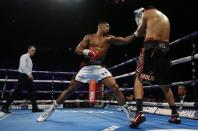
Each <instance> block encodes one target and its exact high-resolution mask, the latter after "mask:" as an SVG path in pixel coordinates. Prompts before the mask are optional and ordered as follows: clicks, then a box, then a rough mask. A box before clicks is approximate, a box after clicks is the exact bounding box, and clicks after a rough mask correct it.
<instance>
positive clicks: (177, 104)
mask: <svg viewBox="0 0 198 131" xmlns="http://www.w3.org/2000/svg"><path fill="white" fill-rule="evenodd" d="M5 102H6V101H3V103H5ZM27 102H28V103H30V100H14V102H13V103H20V104H23V103H27ZM37 102H38V103H51V102H52V100H37ZM75 102H80V103H88V102H89V100H65V101H64V103H75ZM96 103H106V104H118V102H117V101H115V100H96ZM126 103H127V104H130V105H135V104H136V102H135V101H127V102H126ZM175 104H176V106H183V107H194V104H195V102H184V103H175ZM143 105H144V106H154V107H168V106H169V105H168V103H167V102H164V103H161V102H159V103H157V102H143Z"/></svg>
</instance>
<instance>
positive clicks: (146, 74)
mask: <svg viewBox="0 0 198 131" xmlns="http://www.w3.org/2000/svg"><path fill="white" fill-rule="evenodd" d="M140 59H142V60H140V62H141V63H139V65H138V66H139V67H137V70H136V75H137V76H138V79H139V80H140V81H141V82H142V83H143V84H148V85H155V84H159V85H164V86H168V85H170V84H171V82H170V52H169V46H168V44H167V43H166V42H163V41H154V40H148V41H145V42H144V48H142V51H141V55H140ZM138 68H139V69H138Z"/></svg>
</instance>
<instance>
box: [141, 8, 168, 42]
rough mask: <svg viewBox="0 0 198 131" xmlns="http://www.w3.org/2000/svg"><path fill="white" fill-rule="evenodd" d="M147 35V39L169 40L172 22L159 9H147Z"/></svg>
mask: <svg viewBox="0 0 198 131" xmlns="http://www.w3.org/2000/svg"><path fill="white" fill-rule="evenodd" d="M144 14H145V17H146V36H145V39H150V38H151V39H155V40H160V41H166V42H169V34H170V23H169V20H168V18H167V16H165V15H164V14H163V13H162V12H160V11H158V10H157V9H149V10H146V11H145V13H144Z"/></svg>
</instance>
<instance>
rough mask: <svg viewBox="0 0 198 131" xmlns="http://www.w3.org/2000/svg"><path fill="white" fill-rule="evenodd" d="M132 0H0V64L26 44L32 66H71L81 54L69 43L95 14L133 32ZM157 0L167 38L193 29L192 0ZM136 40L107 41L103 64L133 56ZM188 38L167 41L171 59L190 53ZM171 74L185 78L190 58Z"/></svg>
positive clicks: (13, 62) (14, 59) (14, 61)
mask: <svg viewBox="0 0 198 131" xmlns="http://www.w3.org/2000/svg"><path fill="white" fill-rule="evenodd" d="M138 1H139V0H128V1H126V2H125V3H121V2H120V3H119V4H115V3H114V2H113V0H1V2H0V9H1V17H0V18H1V20H0V27H1V28H0V32H1V35H0V36H1V46H0V60H1V62H0V68H14V69H17V68H18V61H19V57H20V55H21V54H23V53H25V52H26V47H27V46H28V45H35V46H36V47H37V49H38V50H37V54H36V56H35V57H34V58H33V61H34V69H35V70H51V71H77V70H78V68H79V64H80V60H81V57H79V56H77V55H76V54H75V53H74V49H75V47H76V46H77V44H78V43H79V42H80V41H81V40H82V39H83V37H84V36H85V35H86V34H88V33H95V32H96V29H97V28H96V26H97V22H98V21H100V20H106V21H108V22H109V23H110V25H111V34H113V35H116V36H117V35H121V36H126V35H128V34H131V33H133V32H134V31H135V30H136V24H135V21H134V15H133V10H134V9H137V8H139V7H140V6H139V4H138ZM158 1H159V5H158V8H159V10H161V11H162V12H164V13H165V14H166V15H167V16H168V17H169V19H170V22H171V27H172V28H171V36H170V41H173V40H175V39H178V38H181V37H183V36H185V35H188V34H190V33H192V32H195V31H197V29H198V28H197V27H198V26H197V23H198V20H197V16H198V9H197V4H196V0H188V1H187V0H170V1H169V0H158ZM141 41H142V40H141V39H140V40H137V41H136V42H134V43H132V44H131V45H127V46H122V47H120V46H118V47H116V46H112V48H111V49H110V51H109V53H108V55H107V60H106V61H107V62H106V65H107V67H110V66H113V65H115V64H118V63H121V62H123V61H125V60H128V59H131V58H133V57H136V56H137V55H138V52H139V49H140V46H141V44H140V43H141ZM194 41H195V40H194ZM196 42H197V41H196ZM190 43H191V42H190V41H187V42H185V43H183V44H180V45H178V46H176V47H173V48H172V49H171V53H172V59H176V58H180V57H184V56H188V55H190V54H191V51H192V48H191V44H190ZM115 58H116V59H115ZM180 67H181V69H180ZM183 67H185V68H186V69H185V70H183ZM173 68H174V67H173ZM134 69H135V64H130V65H128V66H126V67H123V68H121V71H120V72H119V70H118V71H115V72H113V74H114V75H116V74H117V73H121V74H123V73H126V72H129V71H133V70H134ZM177 70H178V71H177ZM181 70H182V71H184V72H183V73H181ZM173 77H174V80H175V81H177V80H189V79H191V63H187V64H182V65H181V66H180V65H179V66H177V67H176V70H175V71H174V75H173Z"/></svg>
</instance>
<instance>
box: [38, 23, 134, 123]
mask: <svg viewBox="0 0 198 131" xmlns="http://www.w3.org/2000/svg"><path fill="white" fill-rule="evenodd" d="M109 29H110V27H109V24H108V22H100V23H99V24H98V30H97V33H95V34H90V35H86V36H85V37H84V39H83V40H82V41H81V42H80V43H79V45H78V46H77V47H76V49H75V52H76V53H77V54H79V55H83V56H85V59H84V61H83V63H84V66H83V67H82V68H81V69H80V71H79V72H78V73H77V74H76V76H75V77H74V78H73V79H72V80H71V83H70V85H69V87H68V88H67V89H65V90H64V91H63V92H62V93H61V95H60V96H59V97H58V99H57V100H55V101H54V103H53V104H52V106H51V107H50V108H49V109H48V110H46V111H45V112H44V113H42V114H41V115H40V116H39V117H38V118H37V121H39V122H41V121H45V120H46V119H47V118H48V117H49V116H50V115H51V114H52V112H53V111H54V109H55V108H56V107H57V106H58V105H60V104H62V103H63V102H64V101H65V100H66V99H67V98H68V97H69V96H70V95H71V94H72V93H74V91H75V90H76V89H78V88H79V87H82V86H83V85H84V83H89V81H90V80H92V79H95V80H96V81H97V82H101V83H102V84H104V86H105V87H109V88H111V89H112V91H113V92H114V94H115V96H116V99H117V101H118V104H119V105H121V106H122V108H123V111H124V112H125V113H126V115H127V118H128V120H129V121H130V120H131V116H130V112H129V111H128V105H126V102H125V99H124V96H123V94H122V92H121V91H120V89H119V86H118V84H117V83H116V81H115V79H114V77H112V75H111V73H110V72H109V71H108V70H107V69H106V68H105V67H103V66H102V65H103V64H104V63H103V62H104V58H105V55H106V53H107V51H108V49H109V47H110V46H111V45H112V44H115V45H124V44H129V43H131V42H132V41H133V39H134V38H135V36H134V35H133V34H132V35H130V36H127V37H125V38H123V37H115V36H112V35H109Z"/></svg>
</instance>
